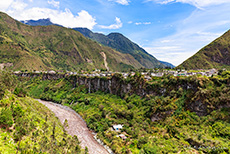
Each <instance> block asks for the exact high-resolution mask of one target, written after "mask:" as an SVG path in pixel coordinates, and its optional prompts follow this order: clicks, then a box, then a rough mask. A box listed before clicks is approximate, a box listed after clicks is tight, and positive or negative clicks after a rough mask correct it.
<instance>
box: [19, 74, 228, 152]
mask: <svg viewBox="0 0 230 154" xmlns="http://www.w3.org/2000/svg"><path fill="white" fill-rule="evenodd" d="M23 80H26V81H24V82H25V83H26V84H25V86H26V89H27V90H28V94H29V95H30V96H32V97H35V98H41V99H45V100H52V101H54V102H56V103H62V104H64V105H67V106H70V107H71V108H73V109H74V110H75V111H76V112H78V113H79V114H80V115H81V116H82V117H83V119H85V121H86V122H87V124H88V127H89V128H90V129H92V130H94V131H96V132H97V133H98V137H99V138H100V139H101V140H102V141H103V142H104V143H105V144H107V145H108V146H110V147H111V148H112V150H113V151H114V152H115V153H131V152H132V153H144V154H149V153H151V154H152V153H195V152H196V151H199V152H200V153H229V152H230V142H229V139H230V124H229V122H230V114H229V112H230V108H229V102H230V97H229V92H230V87H229V83H230V81H229V80H230V73H229V72H220V73H219V75H218V76H216V77H212V78H207V77H201V76H198V77H195V76H194V77H188V78H187V77H172V76H164V77H163V78H154V79H153V80H152V81H151V82H149V83H147V84H149V85H150V86H151V87H161V88H165V89H166V90H165V92H164V93H163V95H162V94H161V93H158V92H156V93H155V94H154V95H148V96H146V97H145V98H141V97H139V96H137V95H132V96H129V95H123V97H122V98H121V97H119V96H115V95H111V94H105V93H102V92H100V91H98V92H96V93H88V89H86V88H85V87H84V86H77V87H75V86H73V84H72V83H73V81H72V78H64V79H58V80H42V77H37V78H32V79H28V78H23ZM122 80H124V79H122ZM134 81H135V82H136V83H137V84H142V83H141V82H143V77H142V76H140V75H137V76H133V77H129V78H127V79H126V82H130V83H132V82H133V83H135V82H134ZM186 83H192V84H194V85H193V86H194V87H195V88H194V89H190V90H189V89H186V88H185V89H184V88H183V86H182V85H187V84H186ZM180 86H181V87H180ZM178 87H180V88H179V89H177V88H178ZM156 91H157V90H156ZM197 106H202V107H203V108H206V109H207V110H205V114H204V115H205V116H198V115H199V112H198V111H197V110H196V107H197ZM193 111H195V112H196V113H195V112H193ZM197 114H198V115H197ZM115 124H122V125H123V129H122V130H121V132H116V131H114V130H112V128H111V127H112V126H113V125H115ZM120 134H124V135H125V136H126V137H127V139H126V140H122V139H121V138H120V137H117V135H120Z"/></svg>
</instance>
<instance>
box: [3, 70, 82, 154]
mask: <svg viewBox="0 0 230 154" xmlns="http://www.w3.org/2000/svg"><path fill="white" fill-rule="evenodd" d="M4 73H6V72H3V74H0V76H1V77H4V78H0V79H1V83H2V82H3V81H6V82H5V83H4V84H3V83H2V85H4V88H5V89H4V95H3V96H2V98H1V99H0V128H1V130H0V136H1V137H0V153H81V148H80V146H79V144H80V143H79V141H78V139H77V137H76V136H75V137H71V136H69V135H67V134H66V132H65V130H64V128H63V126H62V125H61V123H60V121H58V119H57V118H56V117H55V115H54V114H53V113H52V112H51V111H50V110H48V109H47V108H46V107H45V106H43V105H42V104H40V103H39V102H38V101H35V100H33V99H31V98H29V97H24V95H21V92H24V89H21V88H22V87H18V88H15V89H14V87H13V85H14V84H15V83H17V82H19V81H18V80H16V79H14V78H13V77H12V76H11V75H8V76H7V75H5V74H4ZM11 80H14V81H15V83H14V84H13V83H12V81H11ZM9 90H11V91H13V90H14V93H15V94H17V95H19V96H20V97H18V96H16V95H14V94H12V93H11V92H10V91H9ZM4 128H5V129H4Z"/></svg>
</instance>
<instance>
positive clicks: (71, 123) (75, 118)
mask: <svg viewBox="0 0 230 154" xmlns="http://www.w3.org/2000/svg"><path fill="white" fill-rule="evenodd" d="M38 101H39V102H40V103H42V104H44V105H45V106H46V107H48V108H49V109H50V110H51V111H52V112H54V114H55V115H56V117H58V118H59V119H60V121H61V123H62V124H64V121H65V119H66V120H67V121H68V128H66V131H67V132H68V134H70V135H72V136H74V135H76V136H77V137H78V140H79V141H80V142H81V143H80V146H81V147H82V148H83V149H85V147H86V146H87V147H88V150H89V154H109V153H108V152H107V150H106V149H105V148H104V147H103V146H102V145H100V144H99V143H98V142H97V141H96V140H95V139H94V137H93V134H92V133H91V132H90V131H89V129H88V127H87V125H86V123H85V122H84V120H83V119H82V118H81V117H80V116H79V115H78V114H77V113H76V112H75V111H74V110H72V109H70V108H69V107H66V106H62V105H60V104H55V103H52V102H48V101H43V100H38Z"/></svg>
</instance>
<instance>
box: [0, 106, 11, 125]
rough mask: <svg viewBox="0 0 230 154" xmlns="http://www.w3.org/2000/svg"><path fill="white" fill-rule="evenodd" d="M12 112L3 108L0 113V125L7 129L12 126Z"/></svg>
mask: <svg viewBox="0 0 230 154" xmlns="http://www.w3.org/2000/svg"><path fill="white" fill-rule="evenodd" d="M13 123H14V122H13V116H12V111H11V110H10V109H8V108H3V109H2V110H1V111H0V125H1V126H3V127H5V128H9V127H11V126H12V125H13Z"/></svg>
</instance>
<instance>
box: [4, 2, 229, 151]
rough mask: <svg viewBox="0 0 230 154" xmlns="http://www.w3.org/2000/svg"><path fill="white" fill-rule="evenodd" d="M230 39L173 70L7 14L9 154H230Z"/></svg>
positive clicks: (95, 38) (86, 32) (116, 38)
mask: <svg viewBox="0 0 230 154" xmlns="http://www.w3.org/2000/svg"><path fill="white" fill-rule="evenodd" d="M50 3H51V2H50ZM175 3H176V2H175ZM79 16H80V15H79ZM116 22H118V23H119V18H117V17H116ZM120 22H121V21H120ZM147 23H148V24H149V22H145V24H146V25H148V24H147ZM128 24H131V22H129V23H128ZM139 24H141V23H136V26H138V25H139ZM146 25H145V26H146ZM112 26H113V25H112ZM98 27H103V26H100V25H98ZM104 27H106V26H104ZM109 27H110V26H109ZM229 36H230V32H229V31H227V32H226V33H225V34H224V35H222V36H220V37H219V38H217V39H216V40H214V41H213V42H212V43H210V44H208V45H207V46H205V47H204V48H202V49H201V50H199V51H198V52H197V53H196V54H195V55H193V56H192V57H190V58H189V59H187V60H185V61H184V62H183V63H182V64H180V65H178V66H176V67H175V68H174V66H173V65H172V64H170V63H168V62H164V61H159V60H158V59H156V58H155V57H154V56H153V55H151V54H149V53H148V52H147V51H145V50H144V49H143V48H142V47H141V46H139V45H138V44H136V43H134V42H132V41H131V40H130V39H129V38H127V37H126V36H124V35H123V34H121V33H117V32H110V33H108V34H107V35H104V34H101V33H96V32H93V31H91V30H90V29H88V28H66V27H64V26H62V25H59V24H54V23H52V22H51V20H50V19H39V20H31V21H29V20H28V21H24V22H23V21H21V22H19V21H17V20H15V19H13V18H12V17H10V16H8V15H7V14H6V13H3V12H0V153H16V154H17V153H19V154H20V153H21V154H23V153H51V154H59V153H60V154H62V153H66V154H67V153H70V154H71V153H76V154H108V153H115V154H158V153H184V154H187V153H222V154H225V153H230V142H229V140H230V114H229V113H230V71H229V69H230V61H229V57H230V56H229V53H230V48H229V46H230V45H229V44H230V39H229V38H230V37H229ZM167 42H170V41H169V40H163V41H162V40H161V43H167ZM165 48H166V49H167V46H165ZM173 48H174V46H173ZM165 55H167V54H165ZM172 57H173V55H172ZM95 134H96V137H95ZM95 138H96V139H95ZM101 144H103V146H102V145H101ZM105 147H106V148H105ZM106 149H107V150H106Z"/></svg>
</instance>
